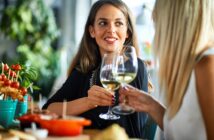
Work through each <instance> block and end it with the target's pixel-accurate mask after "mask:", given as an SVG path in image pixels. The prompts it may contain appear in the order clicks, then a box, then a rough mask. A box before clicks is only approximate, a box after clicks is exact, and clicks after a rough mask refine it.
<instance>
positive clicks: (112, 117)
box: [99, 114, 120, 120]
mask: <svg viewBox="0 0 214 140" xmlns="http://www.w3.org/2000/svg"><path fill="white" fill-rule="evenodd" d="M99 117H100V118H101V119H104V120H118V119H120V116H118V115H114V114H100V115H99Z"/></svg>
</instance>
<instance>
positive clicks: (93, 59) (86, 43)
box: [68, 0, 139, 75]
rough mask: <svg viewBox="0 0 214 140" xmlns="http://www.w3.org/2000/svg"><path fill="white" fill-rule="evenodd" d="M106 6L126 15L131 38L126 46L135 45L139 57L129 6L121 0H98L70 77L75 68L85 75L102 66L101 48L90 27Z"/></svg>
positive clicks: (86, 26)
mask: <svg viewBox="0 0 214 140" xmlns="http://www.w3.org/2000/svg"><path fill="white" fill-rule="evenodd" d="M106 4H110V5H112V6H114V7H116V8H118V9H120V10H121V11H122V13H123V14H124V15H125V17H126V19H127V23H128V24H127V25H128V34H129V37H128V38H127V39H126V41H125V43H124V45H133V46H134V47H135V49H136V52H137V55H139V48H138V43H137V38H136V31H135V29H134V23H133V20H132V15H131V12H130V10H129V8H128V7H127V5H126V4H125V3H124V2H123V1H121V0H98V1H97V2H95V3H94V4H93V6H92V7H91V10H90V12H89V15H88V19H87V21H86V24H85V30H84V34H83V37H82V40H81V42H80V47H79V50H78V52H77V54H76V56H75V57H74V59H73V61H72V62H71V65H70V67H69V71H68V74H69V75H70V73H71V71H72V70H73V69H74V68H77V69H78V70H79V71H81V72H83V73H87V72H89V71H90V70H92V69H94V68H96V67H97V66H98V65H99V64H100V62H101V56H100V52H99V47H98V45H97V43H96V41H95V39H94V38H92V37H91V36H90V33H89V26H90V25H93V24H94V21H95V17H96V14H97V12H98V10H99V9H100V8H101V7H102V6H103V5H106Z"/></svg>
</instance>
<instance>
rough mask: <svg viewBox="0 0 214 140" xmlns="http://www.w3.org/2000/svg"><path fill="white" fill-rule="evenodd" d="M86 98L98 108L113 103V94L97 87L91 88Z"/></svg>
mask: <svg viewBox="0 0 214 140" xmlns="http://www.w3.org/2000/svg"><path fill="white" fill-rule="evenodd" d="M88 98H89V100H90V101H91V102H93V103H94V104H96V105H98V106H110V105H112V104H113V102H114V96H113V92H110V91H107V90H106V89H104V88H102V87H99V86H92V87H91V88H90V89H89V90H88Z"/></svg>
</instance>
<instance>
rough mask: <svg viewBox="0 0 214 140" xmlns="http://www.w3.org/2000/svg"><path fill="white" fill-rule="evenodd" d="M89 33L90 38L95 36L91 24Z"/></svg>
mask: <svg viewBox="0 0 214 140" xmlns="http://www.w3.org/2000/svg"><path fill="white" fill-rule="evenodd" d="M89 33H90V35H91V37H92V38H94V37H95V35H94V27H93V26H91V25H90V26H89Z"/></svg>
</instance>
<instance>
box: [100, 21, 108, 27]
mask: <svg viewBox="0 0 214 140" xmlns="http://www.w3.org/2000/svg"><path fill="white" fill-rule="evenodd" d="M106 24H107V23H106V22H105V21H101V22H99V25H100V26H105V25H106Z"/></svg>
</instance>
